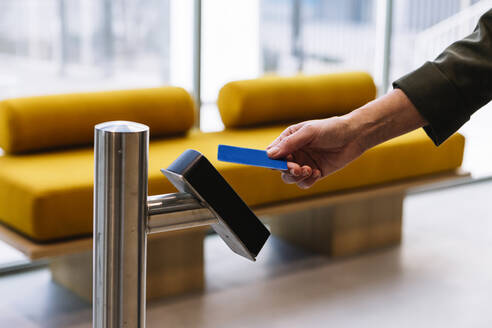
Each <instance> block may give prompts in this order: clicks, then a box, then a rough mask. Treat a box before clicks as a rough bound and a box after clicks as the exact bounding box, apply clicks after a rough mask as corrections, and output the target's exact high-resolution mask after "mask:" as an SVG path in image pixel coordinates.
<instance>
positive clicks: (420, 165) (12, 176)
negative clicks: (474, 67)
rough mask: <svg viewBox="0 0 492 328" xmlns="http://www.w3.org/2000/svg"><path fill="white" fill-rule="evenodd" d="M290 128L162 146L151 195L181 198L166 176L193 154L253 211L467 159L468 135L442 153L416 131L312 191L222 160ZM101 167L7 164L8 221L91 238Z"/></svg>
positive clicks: (88, 152)
mask: <svg viewBox="0 0 492 328" xmlns="http://www.w3.org/2000/svg"><path fill="white" fill-rule="evenodd" d="M284 128H285V126H274V127H265V128H257V129H244V130H234V131H232V130H229V131H228V130H226V131H222V132H217V133H201V132H195V131H193V132H191V133H190V134H189V135H188V136H187V137H180V138H173V139H164V140H154V141H152V142H151V145H150V164H149V165H150V168H149V194H151V195H152V194H160V193H168V192H174V191H175V189H174V188H173V187H172V185H171V184H170V183H169V182H168V181H167V180H166V179H165V177H164V176H163V175H161V173H160V172H159V169H160V168H163V167H167V166H168V165H169V164H170V163H171V162H172V161H173V160H174V159H175V158H176V157H178V155H180V154H181V153H182V152H183V151H184V150H185V149H187V148H193V149H196V150H199V151H201V152H202V153H204V154H205V155H206V156H207V158H208V159H209V160H210V161H211V162H212V163H213V165H215V167H216V168H217V169H218V170H219V171H220V172H221V173H222V175H223V176H224V177H225V178H226V180H227V181H228V182H229V183H230V184H231V185H232V187H233V188H234V189H235V190H236V191H237V192H238V193H239V195H240V196H241V197H242V198H243V199H244V200H245V201H246V202H247V203H248V204H249V205H250V206H255V205H261V204H267V203H271V202H277V201H286V200H289V199H294V198H299V197H306V196H311V195H315V194H321V193H326V192H330V191H335V190H341V189H349V188H355V187H361V186H367V185H372V184H377V183H384V182H388V181H392V180H397V179H402V178H407V177H414V176H418V175H423V174H428V173H434V172H439V171H446V170H451V169H454V168H457V167H459V166H460V165H461V161H462V157H463V149H464V138H463V137H462V136H461V135H459V134H455V135H454V136H452V137H451V138H450V139H449V140H448V141H446V142H445V143H444V144H443V145H441V146H440V147H439V148H436V147H435V146H434V145H433V143H432V141H431V140H430V139H429V138H427V136H426V135H425V134H424V133H423V131H422V130H419V131H414V132H412V133H409V134H407V135H404V136H401V137H399V138H396V139H394V140H391V141H388V142H386V143H384V144H381V145H379V146H377V147H375V148H373V149H371V150H369V151H368V152H366V153H365V154H364V155H363V156H362V157H360V158H359V159H357V160H356V161H354V162H353V163H351V164H350V165H348V166H347V167H346V168H344V169H343V170H340V171H339V172H337V173H335V174H333V175H331V176H329V177H328V178H326V179H324V180H322V181H321V182H319V183H317V184H316V185H315V186H314V187H313V188H311V189H308V190H301V189H299V188H297V187H296V186H294V185H286V184H284V183H283V182H282V181H281V178H280V175H279V173H278V172H274V171H271V170H268V169H262V168H255V167H249V166H242V165H238V164H230V163H224V162H219V161H217V159H216V158H217V145H218V144H219V143H228V144H231V145H236V146H246V147H254V148H265V147H266V146H267V145H268V144H269V143H270V142H271V141H272V140H273V139H274V138H275V137H276V136H278V135H279V133H280V132H281V131H282V130H283V129H284ZM93 165H94V164H93V150H92V149H78V150H67V151H58V152H47V153H40V154H25V155H8V156H0V220H1V221H2V222H3V223H4V224H6V225H8V226H10V227H12V228H14V229H15V230H17V231H19V232H21V233H23V234H24V235H26V236H29V237H31V238H32V239H35V240H38V241H50V240H55V239H60V238H69V237H73V236H79V235H88V234H90V233H91V231H92V182H93V171H94V167H93Z"/></svg>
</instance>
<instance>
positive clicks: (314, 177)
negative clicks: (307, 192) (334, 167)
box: [297, 170, 321, 189]
mask: <svg viewBox="0 0 492 328" xmlns="http://www.w3.org/2000/svg"><path fill="white" fill-rule="evenodd" d="M320 178H321V172H320V171H319V170H314V171H313V174H311V176H309V177H308V178H306V179H303V180H301V181H300V182H298V183H297V185H298V186H299V188H302V189H308V188H310V187H311V186H312V185H313V184H315V183H316V181H318V180H319V179H320Z"/></svg>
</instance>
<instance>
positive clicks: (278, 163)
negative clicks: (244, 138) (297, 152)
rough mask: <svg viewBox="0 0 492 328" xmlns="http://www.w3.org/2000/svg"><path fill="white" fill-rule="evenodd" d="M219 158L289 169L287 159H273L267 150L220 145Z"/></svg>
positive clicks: (233, 161)
mask: <svg viewBox="0 0 492 328" xmlns="http://www.w3.org/2000/svg"><path fill="white" fill-rule="evenodd" d="M217 159H218V160H219V161H223V162H231V163H238V164H245V165H253V166H260V167H266V168H269V169H274V170H287V161H284V160H278V159H271V158H269V157H268V155H267V153H266V151H265V150H259V149H250V148H241V147H234V146H227V145H219V151H218V153H217Z"/></svg>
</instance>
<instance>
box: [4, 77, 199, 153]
mask: <svg viewBox="0 0 492 328" xmlns="http://www.w3.org/2000/svg"><path fill="white" fill-rule="evenodd" d="M194 106H195V105H194V102H193V99H192V97H191V96H190V94H189V93H188V92H186V90H184V89H182V88H178V87H161V88H150V89H135V90H120V91H103V92H88V93H75V94H61V95H50V96H40V97H29V98H16V99H7V100H3V101H0V147H1V148H3V150H5V152H7V153H17V154H18V153H23V152H29V151H36V150H44V149H49V148H57V147H58V148H59V147H67V146H80V145H90V144H92V142H93V140H94V125H96V124H98V123H102V122H107V121H114V120H127V121H137V122H140V123H143V124H146V125H148V126H149V127H150V128H151V131H152V136H153V137H159V136H166V135H173V134H178V133H184V132H186V131H188V130H189V129H190V128H191V127H192V126H193V123H194V115H195V108H194Z"/></svg>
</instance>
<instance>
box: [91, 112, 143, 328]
mask: <svg viewBox="0 0 492 328" xmlns="http://www.w3.org/2000/svg"><path fill="white" fill-rule="evenodd" d="M148 138H149V128H148V127H147V126H145V125H141V124H137V123H132V122H108V123H103V124H99V125H97V126H96V129H95V154H94V155H95V181H94V266H93V267H94V277H93V284H94V286H93V288H94V295H93V326H94V327H96V328H103V327H104V328H116V327H132V328H137V327H138V328H143V327H145V279H146V242H147V237H146V224H147V168H148V163H147V162H148Z"/></svg>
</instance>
